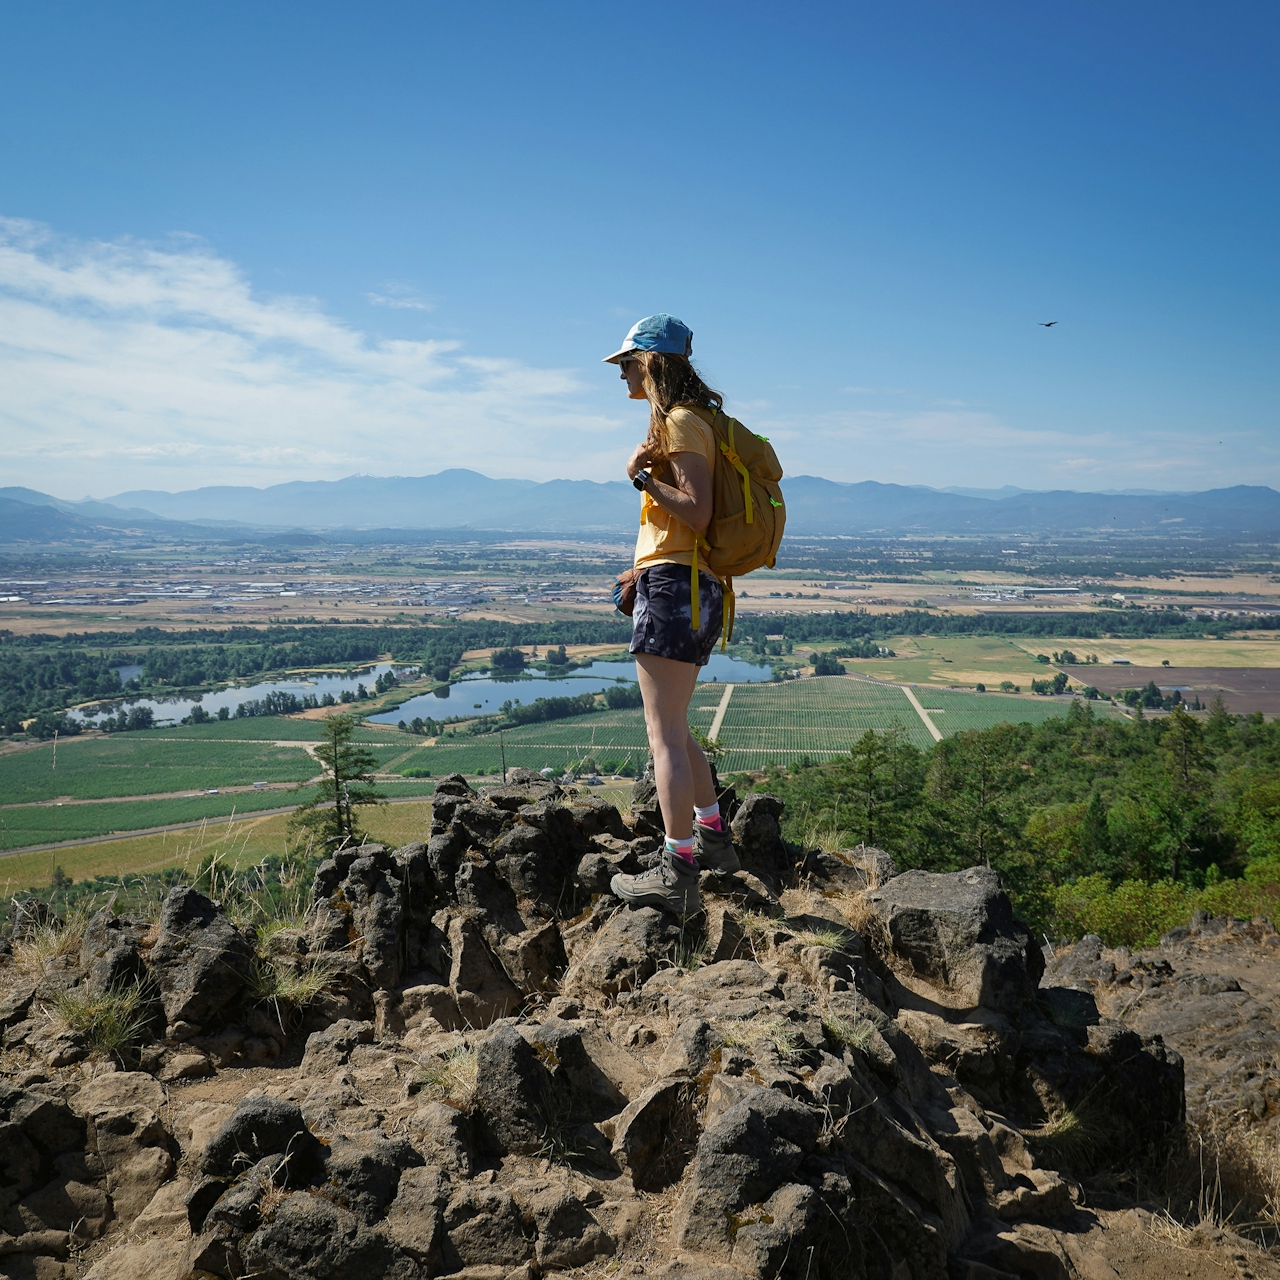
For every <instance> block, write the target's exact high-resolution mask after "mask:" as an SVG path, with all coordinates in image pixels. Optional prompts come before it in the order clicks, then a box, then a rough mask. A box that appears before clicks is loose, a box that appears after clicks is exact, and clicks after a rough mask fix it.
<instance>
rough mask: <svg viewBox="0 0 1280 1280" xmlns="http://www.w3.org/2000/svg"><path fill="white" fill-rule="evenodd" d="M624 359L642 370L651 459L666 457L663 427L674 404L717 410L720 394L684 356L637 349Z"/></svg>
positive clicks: (661, 459)
mask: <svg viewBox="0 0 1280 1280" xmlns="http://www.w3.org/2000/svg"><path fill="white" fill-rule="evenodd" d="M628 359H631V360H638V361H639V362H640V368H641V369H642V370H643V371H644V393H645V395H646V396H647V397H648V398H649V438H648V441H647V443H648V444H649V446H650V447H651V449H652V451H653V457H654V461H655V462H665V461H666V460H667V449H666V440H665V438H664V430H663V429H664V428H665V426H666V425H667V414H669V413H670V412H671V410H672V409H674V408H675V407H676V406H677V405H681V404H695V405H698V406H699V407H701V408H703V409H720V408H722V407H723V406H724V396H722V395H721V394H720V392H718V391H716V390H715V389H714V388H713V387H709V386H707V384H706V383H705V382H703V380H702V376H701V374H699V373H698V371H697V369H695V368H694V367H693V364H692V362H691V361H690V360H689V358H688V356H677V355H672V354H670V353H668V352H665V351H637V352H635V353H634V354H630V355H628Z"/></svg>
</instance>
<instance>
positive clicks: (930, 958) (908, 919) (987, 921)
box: [866, 867, 1044, 1013]
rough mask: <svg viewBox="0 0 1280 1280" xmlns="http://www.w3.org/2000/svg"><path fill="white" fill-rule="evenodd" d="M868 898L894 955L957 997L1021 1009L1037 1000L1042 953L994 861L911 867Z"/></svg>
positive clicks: (1007, 1010) (972, 1002) (966, 1001)
mask: <svg viewBox="0 0 1280 1280" xmlns="http://www.w3.org/2000/svg"><path fill="white" fill-rule="evenodd" d="M866 898H867V901H868V902H869V903H871V905H872V906H873V907H874V908H875V910H876V912H877V914H878V915H879V916H880V919H881V920H882V922H883V923H884V927H885V931H886V933H887V934H888V937H889V942H890V945H891V947H892V949H893V954H894V955H895V956H897V957H899V958H900V959H902V960H905V961H906V962H907V963H908V964H909V965H910V966H911V968H912V970H913V971H914V972H915V973H916V974H917V975H918V976H919V977H922V978H924V979H925V980H926V981H928V982H930V983H932V984H933V985H935V986H937V987H940V988H943V989H944V990H946V991H947V992H948V993H949V994H950V995H951V996H952V997H953V999H954V1000H955V1001H956V1002H958V1003H959V1004H961V1005H964V1006H968V1007H973V1006H977V1005H982V1006H983V1007H985V1008H988V1009H996V1010H999V1011H1000V1012H1003V1013H1018V1012H1019V1011H1021V1010H1023V1009H1025V1008H1026V1007H1027V1006H1028V1005H1029V1004H1030V1003H1031V1001H1032V1000H1033V999H1034V997H1035V991H1036V986H1037V985H1038V983H1039V981H1040V976H1041V974H1042V973H1043V972H1044V957H1043V956H1042V955H1041V952H1040V948H1039V947H1038V946H1037V945H1036V943H1035V940H1034V939H1033V938H1032V937H1031V933H1030V930H1028V929H1027V927H1026V925H1024V924H1022V923H1021V922H1020V921H1017V920H1015V919H1014V918H1013V907H1012V906H1011V904H1010V902H1009V898H1008V896H1007V895H1006V893H1005V891H1004V888H1003V886H1002V885H1001V884H1000V877H999V876H998V875H997V874H996V872H994V871H992V870H991V869H990V868H989V867H970V868H969V870H967V871H954V872H950V873H947V874H938V873H934V872H930V871H907V872H904V873H903V874H902V875H900V876H895V877H894V879H892V880H890V881H889V882H888V884H886V885H883V886H882V887H881V888H879V889H876V890H872V891H870V892H868V893H867V895H866Z"/></svg>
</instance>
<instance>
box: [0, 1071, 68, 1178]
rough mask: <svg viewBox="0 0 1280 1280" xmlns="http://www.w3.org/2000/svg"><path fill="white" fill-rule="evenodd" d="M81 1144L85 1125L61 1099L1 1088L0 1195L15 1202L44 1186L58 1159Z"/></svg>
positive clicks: (1, 1086) (21, 1090)
mask: <svg viewBox="0 0 1280 1280" xmlns="http://www.w3.org/2000/svg"><path fill="white" fill-rule="evenodd" d="M84 1141H85V1124H84V1121H83V1120H81V1119H80V1117H79V1116H77V1115H76V1114H75V1113H74V1112H73V1111H72V1110H71V1108H70V1107H68V1106H67V1104H66V1103H65V1102H63V1101H62V1099H61V1098H56V1097H52V1096H50V1095H47V1094H43V1093H38V1092H36V1091H35V1090H25V1089H11V1088H8V1087H6V1086H4V1085H0V1191H7V1192H9V1193H10V1194H11V1195H12V1196H13V1198H14V1199H18V1198H20V1197H22V1196H24V1195H26V1194H28V1193H29V1192H31V1191H34V1190H35V1189H36V1188H37V1187H42V1186H44V1185H45V1184H46V1183H47V1182H49V1181H50V1180H51V1179H52V1178H53V1176H54V1173H55V1166H54V1161H55V1160H56V1159H57V1157H58V1156H60V1155H62V1154H63V1153H64V1152H67V1151H73V1150H78V1149H80V1148H82V1147H83V1146H84Z"/></svg>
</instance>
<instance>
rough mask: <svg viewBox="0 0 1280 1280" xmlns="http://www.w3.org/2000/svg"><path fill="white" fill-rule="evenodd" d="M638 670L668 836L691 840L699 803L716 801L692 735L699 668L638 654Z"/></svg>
mask: <svg viewBox="0 0 1280 1280" xmlns="http://www.w3.org/2000/svg"><path fill="white" fill-rule="evenodd" d="M636 668H637V672H638V676H639V681H640V695H641V697H643V699H644V723H645V729H646V730H647V732H648V735H649V749H650V750H651V751H652V752H653V773H654V780H655V782H656V783H657V787H658V803H659V804H660V805H661V806H662V817H663V821H664V823H665V825H666V828H667V835H669V836H670V837H671V838H672V839H673V840H688V839H689V838H690V836H691V835H692V834H693V806H694V804H698V805H700V806H706V805H709V804H714V803H715V798H716V796H715V788H714V787H713V786H712V785H711V768H710V766H709V765H708V764H707V758H706V756H705V755H703V754H702V749H701V748H700V747H699V746H698V744H697V742H696V741H694V738H693V735H692V734H691V733H690V732H689V699H690V698H692V697H693V687H694V685H695V684H696V683H697V680H698V668H697V666H696V665H695V664H694V663H692V662H676V661H675V660H674V659H673V658H659V657H655V656H654V655H653V654H651V653H638V654H636Z"/></svg>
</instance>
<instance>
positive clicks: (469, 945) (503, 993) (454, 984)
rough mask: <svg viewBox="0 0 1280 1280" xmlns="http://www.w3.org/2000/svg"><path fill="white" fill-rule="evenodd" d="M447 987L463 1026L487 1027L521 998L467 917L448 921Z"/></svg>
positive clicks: (507, 1012) (505, 1014)
mask: <svg viewBox="0 0 1280 1280" xmlns="http://www.w3.org/2000/svg"><path fill="white" fill-rule="evenodd" d="M449 948H450V951H451V953H452V957H453V960H452V964H451V966H450V969H449V987H450V989H451V990H452V991H453V995H454V999H455V1000H456V1001H457V1004H458V1012H459V1014H460V1015H461V1017H462V1019H463V1022H464V1023H465V1024H466V1025H467V1026H472V1027H487V1026H488V1025H489V1024H490V1023H491V1022H493V1021H494V1020H495V1019H496V1018H505V1017H508V1016H510V1015H511V1014H513V1013H515V1012H516V1010H517V1009H519V1008H520V1006H521V1004H523V1002H524V1000H523V997H522V996H521V994H520V992H519V990H518V989H517V988H516V986H515V984H514V983H513V982H512V981H511V979H510V978H508V977H507V975H506V971H505V970H504V969H503V968H502V966H501V965H500V964H499V963H498V961H497V960H496V959H495V958H494V955H493V952H492V951H490V949H489V947H488V946H487V945H486V943H485V940H484V939H483V938H482V937H481V936H480V931H479V930H478V929H477V928H476V926H475V925H474V924H472V922H471V921H470V920H465V919H463V918H462V917H461V916H454V917H453V919H452V920H450V921H449Z"/></svg>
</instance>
